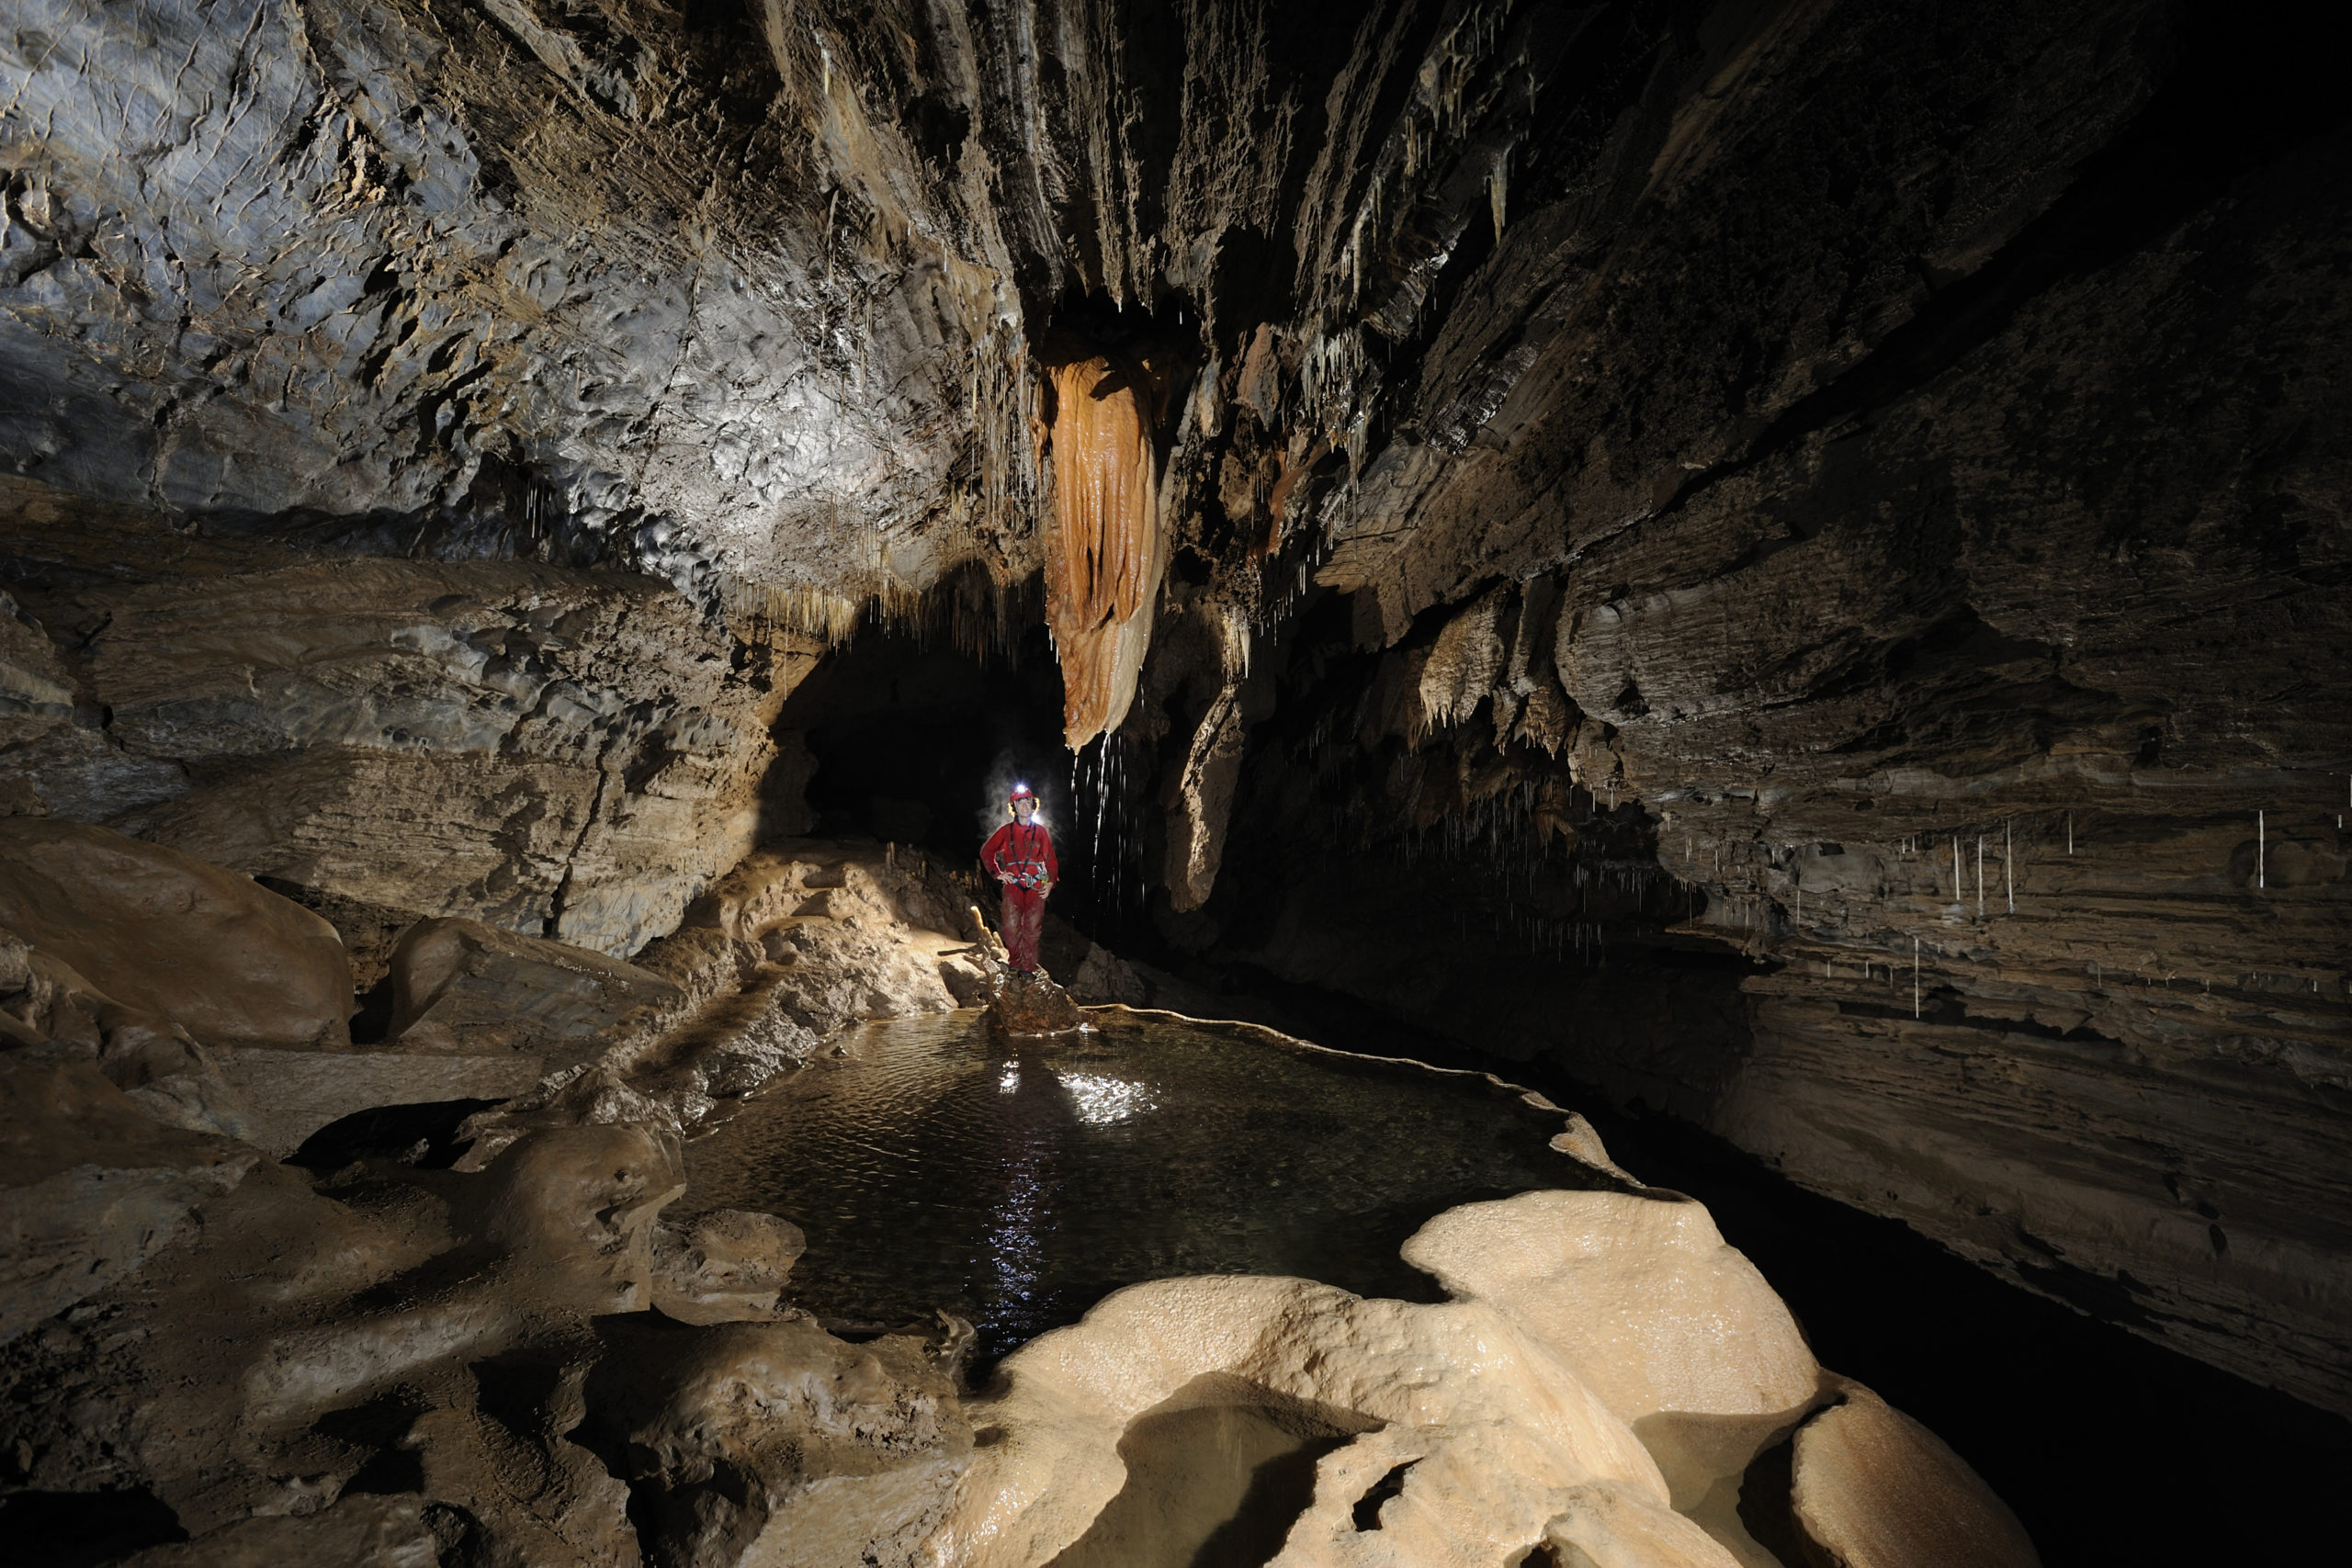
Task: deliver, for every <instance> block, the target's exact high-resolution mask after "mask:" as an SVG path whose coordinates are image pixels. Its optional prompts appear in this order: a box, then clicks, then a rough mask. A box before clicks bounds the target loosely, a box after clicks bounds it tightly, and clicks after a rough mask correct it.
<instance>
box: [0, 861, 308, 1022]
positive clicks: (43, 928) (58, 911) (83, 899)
mask: <svg viewBox="0 0 2352 1568" xmlns="http://www.w3.org/2000/svg"><path fill="white" fill-rule="evenodd" d="M0 926H6V927H8V928H10V929H11V930H13V931H16V932H17V933H18V934H19V935H20V936H22V937H23V938H24V939H25V940H27V941H28V942H30V943H31V944H32V945H34V946H35V947H37V948H39V949H40V951H42V952H44V953H50V954H52V955H54V956H55V957H57V958H59V959H60V960H62V961H63V962H64V963H66V964H71V965H73V967H74V969H75V970H76V971H77V972H79V973H80V974H81V975H83V976H86V977H87V978H88V979H89V981H90V982H91V983H92V984H93V985H95V986H96V987H98V988H99V989H101V990H104V991H105V992H106V993H107V995H109V996H111V997H113V998H115V999H117V1000H119V1001H120V1002H123V1003H125V1004H127V1005H129V1006H130V1007H134V1008H138V1009H141V1010H144V1011H147V1012H151V1013H155V1014H159V1015H161V1016H162V1017H164V1018H166V1019H169V1020H171V1021H173V1022H175V1023H177V1024H179V1025H180V1026H181V1027H182V1028H184V1029H186V1030H187V1032H189V1033H191V1034H193V1035H195V1036H196V1037H197V1038H198V1039H199V1040H203V1041H208V1042H217V1043H223V1044H247V1043H249V1044H256V1045H292V1046H317V1045H334V1044H337V1043H342V1042H343V1041H344V1040H345V1039H346V1038H347V1031H346V1021H347V1020H348V1019H349V1018H350V1016H351V969H350V966H349V964H347V963H346V962H345V958H344V953H343V943H342V942H341V941H340V940H339V939H338V938H337V937H336V935H335V933H334V927H332V926H330V925H328V924H327V923H326V922H325V921H324V920H322V919H319V918H318V917H317V916H316V915H313V914H311V912H310V911H309V910H308V909H305V908H302V907H301V906H300V905H298V904H295V903H293V902H291V901H290V900H288V899H285V898H281V897H278V896H277V894H275V893H272V892H269V891H268V890H267V889H266V888H263V887H260V886H255V884H254V881H253V879H252V878H250V877H245V876H240V875H238V874H235V873H234V872H231V871H226V870H223V869H222V868H221V867H220V866H217V865H213V864H210V863H207V862H204V861H200V860H198V859H197V858H195V857H194V856H193V855H187V854H183V853H181V852H178V851H176V850H170V849H165V848H164V847H163V846H161V845H157V844H150V843H142V842H141V841H140V840H136V839H129V838H125V837H124V836H123V835H121V834H119V833H115V832H110V831H108V830H107V829H104V828H94V827H89V826H86V825H85V824H82V823H77V822H65V821H59V820H56V819H53V818H33V817H9V818H0Z"/></svg>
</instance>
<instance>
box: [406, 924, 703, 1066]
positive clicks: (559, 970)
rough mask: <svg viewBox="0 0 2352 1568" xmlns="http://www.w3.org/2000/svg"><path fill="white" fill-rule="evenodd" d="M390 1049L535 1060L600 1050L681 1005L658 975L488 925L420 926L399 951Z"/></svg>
mask: <svg viewBox="0 0 2352 1568" xmlns="http://www.w3.org/2000/svg"><path fill="white" fill-rule="evenodd" d="M388 977H389V978H390V982H391V987H392V1020H391V1024H390V1029H389V1030H388V1031H387V1036H388V1038H389V1039H390V1040H391V1041H393V1042H394V1043H397V1044H398V1045H400V1046H401V1049H403V1050H408V1051H461V1050H462V1051H469V1052H476V1053H480V1052H486V1051H496V1050H499V1049H502V1048H503V1049H511V1050H527V1049H534V1048H545V1047H548V1046H559V1047H560V1046H561V1045H563V1044H565V1043H571V1042H582V1041H591V1040H594V1039H595V1038H596V1037H597V1036H599V1035H602V1034H604V1033H605V1032H607V1031H609V1030H611V1029H613V1028H614V1027H615V1026H616V1025H617V1024H618V1023H619V1022H620V1021H621V1020H623V1019H624V1018H626V1017H628V1015H629V1014H630V1013H631V1012H634V1011H636V1010H638V1009H639V1008H647V1007H653V1008H661V1007H668V1006H672V1005H673V1004H675V1003H676V1002H677V1001H678V1000H679V999H680V997H681V995H682V993H681V992H680V990H679V988H678V987H676V986H674V985H672V984H671V983H670V982H669V981H668V980H665V979H663V978H662V976H659V975H656V974H654V973H652V972H651V971H650V970H647V969H639V968H638V967H637V966H636V965H635V964H626V963H623V962H622V961H621V960H619V959H616V958H607V957H605V955H604V954H603V953H591V952H589V951H588V950H587V949H586V948H582V947H573V946H571V944H570V943H568V942H550V941H548V940H547V939H545V938H542V937H533V936H522V935H519V934H517V933H516V932H514V931H500V930H499V929H498V928H496V927H495V926H487V925H484V924H482V923H481V921H479V920H466V919H433V920H420V921H418V922H417V923H416V924H415V925H413V926H412V927H410V928H409V929H408V931H406V932H405V933H403V934H402V936H401V939H400V942H399V943H398V944H397V945H396V946H395V947H394V948H393V949H392V955H391V961H390V973H389V976H388Z"/></svg>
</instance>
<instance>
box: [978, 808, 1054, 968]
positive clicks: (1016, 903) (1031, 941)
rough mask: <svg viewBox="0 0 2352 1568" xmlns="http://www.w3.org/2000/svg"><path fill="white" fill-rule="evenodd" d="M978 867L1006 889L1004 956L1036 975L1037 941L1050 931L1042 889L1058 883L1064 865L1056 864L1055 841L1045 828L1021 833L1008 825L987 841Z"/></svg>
mask: <svg viewBox="0 0 2352 1568" xmlns="http://www.w3.org/2000/svg"><path fill="white" fill-rule="evenodd" d="M980 864H981V865H982V866H984V867H986V868H987V870H988V874H989V875H990V876H993V877H995V878H996V879H997V880H998V881H1000V882H1001V883H1003V884H1004V950H1005V953H1006V954H1007V955H1008V956H1010V957H1011V958H1012V966H1013V967H1014V968H1015V969H1025V970H1027V971H1029V972H1030V973H1032V974H1035V972H1036V969H1037V938H1038V935H1039V934H1040V933H1041V932H1042V931H1044V930H1045V926H1046V890H1045V887H1044V886H1043V885H1044V884H1046V883H1048V882H1059V881H1060V880H1061V876H1062V868H1061V863H1060V862H1058V861H1057V860H1056V859H1054V836H1053V835H1052V834H1051V833H1049V832H1047V831H1046V825H1045V824H1044V823H1043V822H1032V823H1031V824H1030V825H1029V826H1028V827H1025V828H1024V827H1023V826H1022V825H1021V824H1020V823H1018V822H1007V823H1006V824H1005V825H1004V826H1003V827H1001V828H999V829H997V830H996V831H995V832H993V833H991V834H989V841H988V842H987V843H986V844H985V845H983V846H982V847H981V849H980Z"/></svg>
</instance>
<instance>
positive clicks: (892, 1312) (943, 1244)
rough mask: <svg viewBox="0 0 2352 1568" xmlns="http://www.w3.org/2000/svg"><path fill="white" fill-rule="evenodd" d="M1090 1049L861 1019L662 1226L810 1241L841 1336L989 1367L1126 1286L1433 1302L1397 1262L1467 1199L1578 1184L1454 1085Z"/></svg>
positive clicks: (1180, 1039)
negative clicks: (1238, 1281)
mask: <svg viewBox="0 0 2352 1568" xmlns="http://www.w3.org/2000/svg"><path fill="white" fill-rule="evenodd" d="M1098 1021H1100V1023H1101V1025H1102V1028H1101V1030H1100V1032H1098V1033H1095V1034H1092V1035H1090V1036H1087V1037H1084V1038H1083V1039H1081V1040H1080V1041H1079V1042H1077V1043H1038V1042H1023V1043H1020V1044H1018V1045H1016V1046H1012V1047H1007V1046H1006V1045H1004V1044H1002V1043H999V1042H997V1041H996V1040H994V1039H993V1038H992V1037H991V1036H990V1035H989V1032H988V1031H987V1029H986V1027H985V1025H984V1024H983V1023H982V1022H981V1021H980V1019H979V1016H978V1014H976V1013H953V1014H946V1015H939V1016H933V1017H930V1018H921V1019H906V1020H896V1021H887V1022H882V1023H876V1024H869V1025H866V1026H865V1027H864V1028H862V1029H860V1030H858V1031H856V1032H854V1034H853V1035H852V1036H850V1037H849V1038H848V1040H847V1041H846V1042H845V1043H846V1044H847V1047H848V1050H849V1055H848V1056H846V1057H845V1058H840V1059H833V1060H820V1062H819V1063H817V1064H816V1065H813V1066H809V1067H808V1068H806V1069H804V1070H803V1071H802V1072H800V1073H799V1074H798V1075H797V1076H796V1077H792V1078H790V1079H787V1080H785V1081H784V1082H783V1083H781V1084H779V1085H777V1086H776V1087H775V1088H773V1089H770V1090H768V1091H766V1092H764V1093H763V1095H762V1096H761V1097H760V1098H759V1099H757V1100H752V1102H750V1103H749V1104H748V1105H746V1106H745V1107H744V1108H743V1109H742V1111H741V1113H740V1114H738V1115H737V1116H736V1117H735V1118H734V1119H733V1120H732V1121H731V1122H728V1123H727V1124H726V1125H725V1126H723V1127H721V1128H720V1129H719V1130H718V1131H717V1132H715V1133H713V1134H710V1135H709V1136H707V1137H706V1138H703V1139H701V1140H699V1141H697V1142H696V1143H695V1144H693V1145H689V1146H688V1148H687V1151H686V1175H687V1181H688V1187H687V1192H686V1196H685V1197H684V1199H683V1200H682V1201H680V1202H679V1203H678V1204H677V1205H676V1206H675V1207H674V1208H673V1211H672V1213H673V1215H676V1216H680V1217H683V1216H685V1215H688V1214H691V1213H698V1212H701V1211H703V1210H707V1209H758V1210H763V1211H765V1212H767V1213H776V1214H781V1215H783V1216H785V1217H786V1218H787V1219H789V1220H792V1221H793V1222H794V1223H796V1224H798V1225H800V1226H801V1228H802V1229H804V1230H805V1231H807V1232H808V1234H809V1252H808V1255H807V1256H806V1257H805V1258H802V1259H801V1261H800V1264H799V1266H798V1268H797V1269H796V1270H795V1271H794V1276H793V1290H792V1291H791V1292H790V1299H792V1300H793V1301H794V1302H796V1303H797V1304H798V1305H801V1306H803V1307H806V1308H808V1309H809V1310H810V1311H812V1312H814V1313H816V1314H818V1315H819V1316H820V1318H824V1319H827V1320H829V1321H832V1322H835V1323H838V1324H841V1325H858V1326H869V1327H882V1326H890V1327H895V1326H899V1325H906V1324H910V1323H915V1322H921V1321H927V1320H928V1319H929V1318H930V1316H931V1314H932V1310H933V1308H934V1307H944V1308H945V1309H946V1310H948V1311H949V1312H952V1313H955V1314H957V1315H958V1316H961V1317H965V1318H968V1319H970V1320H971V1322H972V1323H973V1325H974V1326H975V1327H977V1328H978V1330H979V1335H980V1346H979V1350H980V1354H981V1357H982V1359H984V1360H989V1359H994V1358H996V1357H998V1356H1001V1355H1002V1354H1003V1353H1004V1352H1005V1351H1007V1350H1009V1349H1011V1348H1012V1347H1014V1346H1015V1345H1018V1344H1020V1343H1021V1342H1022V1341H1023V1340H1025V1339H1029V1338H1031V1337H1035V1335H1038V1334H1040V1333H1043V1332H1044V1331H1045V1330H1046V1329H1048V1328H1052V1327H1055V1326H1057V1325H1061V1324H1064V1323H1070V1322H1074V1321H1076V1320H1077V1318H1078V1317H1079V1316H1080V1314H1083V1313H1084V1312H1085V1310H1086V1309H1087V1308H1088V1307H1089V1306H1091V1305H1092V1304H1093V1303H1095V1302H1097V1301H1099V1300H1100V1299H1102V1298H1103V1296H1104V1295H1107V1294H1108V1293H1110V1292H1112V1291H1114V1290H1116V1289H1118V1288H1119V1287H1120V1286H1122V1285H1128V1284H1133V1283H1135V1282H1136V1281H1138V1280H1156V1279H1164V1278H1167V1277H1169V1276H1170V1275H1177V1274H1218V1273H1250V1274H1295V1275H1303V1276H1306V1277H1307V1278H1310V1279H1317V1280H1328V1281H1329V1282H1330V1283H1332V1284H1336V1285H1340V1286H1343V1287H1345V1288H1346V1289H1348V1290H1351V1291H1355V1292H1360V1293H1363V1294H1366V1295H1385V1296H1398V1297H1403V1298H1405V1299H1408V1300H1419V1301H1428V1300H1434V1299H1436V1295H1435V1292H1434V1290H1433V1288H1432V1286H1431V1284H1430V1281H1429V1280H1427V1279H1426V1278H1425V1277H1423V1276H1422V1275H1420V1274H1419V1273H1418V1272H1416V1271H1415V1270H1413V1269H1408V1268H1407V1267H1406V1266H1405V1264H1404V1262H1403V1261H1402V1260H1401V1259H1399V1258H1397V1245H1398V1244H1399V1243H1400V1242H1402V1241H1403V1240H1404V1239H1405V1237H1406V1236H1408V1235H1410V1234H1411V1233H1412V1232H1413V1230H1414V1229H1415V1228H1416V1227H1417V1226H1419V1224H1421V1222H1422V1221H1424V1220H1426V1219H1428V1218H1429V1217H1430V1215H1432V1214H1434V1213H1437V1212H1438V1211H1440V1210H1442V1209H1446V1208H1450V1207H1452V1206H1453V1205H1454V1204H1456V1203H1464V1202H1471V1201H1477V1200H1480V1199H1486V1198H1495V1197H1502V1196H1506V1195H1508V1194H1510V1193H1512V1192H1520V1191H1525V1190H1529V1189H1531V1188H1539V1187H1574V1186H1582V1185H1586V1184H1587V1177H1586V1173H1585V1170H1584V1168H1583V1167H1581V1166H1579V1165H1577V1163H1576V1162H1575V1161H1573V1160H1570V1159H1569V1158H1567V1157H1566V1156H1563V1155H1559V1154H1556V1153H1555V1152H1554V1151H1553V1150H1552V1149H1551V1148H1550V1147H1549V1146H1548V1140H1549V1139H1550V1137H1551V1136H1552V1134H1555V1133H1556V1132H1558V1131H1559V1130H1560V1127H1561V1121H1562V1119H1561V1117H1560V1116H1559V1114H1558V1113H1556V1112H1544V1111H1536V1110H1534V1109H1532V1108H1531V1107H1529V1106H1527V1105H1525V1104H1523V1103H1522V1102H1521V1100H1520V1099H1519V1097H1518V1096H1517V1094H1516V1093H1515V1092H1510V1091H1506V1090H1503V1089H1498V1088H1496V1087H1495V1086H1493V1085H1491V1084H1489V1083H1487V1081H1486V1080H1484V1079H1482V1078H1477V1077H1467V1076H1463V1075H1440V1074H1434V1073H1430V1072H1428V1071H1426V1070H1424V1069H1421V1068H1418V1067H1412V1066H1401V1065H1397V1064H1391V1063H1384V1062H1378V1061H1374V1060H1370V1059H1367V1058H1361V1057H1352V1056H1342V1055H1335V1054H1332V1053H1329V1052H1314V1051H1306V1050H1302V1049H1297V1048H1294V1047H1290V1046H1286V1045H1283V1044H1279V1043H1272V1042H1271V1041H1269V1040H1268V1039H1267V1038H1265V1037H1263V1036H1261V1035H1259V1034H1256V1033H1255V1032H1249V1031H1243V1030H1237V1029H1232V1028H1227V1027H1223V1026H1217V1025H1197V1024H1190V1023H1180V1022H1170V1021H1165V1020H1163V1019H1159V1018H1151V1017H1137V1016H1130V1015H1124V1014H1121V1013H1119V1012H1116V1011H1110V1012H1106V1013H1103V1014H1101V1015H1098Z"/></svg>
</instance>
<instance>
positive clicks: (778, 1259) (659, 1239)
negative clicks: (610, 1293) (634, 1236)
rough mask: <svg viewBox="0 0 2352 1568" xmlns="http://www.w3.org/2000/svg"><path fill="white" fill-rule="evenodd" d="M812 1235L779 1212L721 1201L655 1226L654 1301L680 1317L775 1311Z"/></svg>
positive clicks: (736, 1317)
mask: <svg viewBox="0 0 2352 1568" xmlns="http://www.w3.org/2000/svg"><path fill="white" fill-rule="evenodd" d="M808 1250H809V1238H808V1237H807V1236H805V1235H802V1234H801V1233H800V1227H799V1226H798V1225H796V1224H793V1223H792V1222H791V1221H789V1220H784V1219H778V1218H777V1217H776V1216H775V1215H774V1214H760V1213H752V1212H750V1211H748V1210H744V1209H718V1210H715V1211H713V1212H712V1213H707V1214H702V1215H699V1216H697V1217H696V1218H695V1219H694V1220H692V1221H690V1222H688V1223H687V1224H684V1225H683V1226H680V1225H672V1224H659V1225H656V1226H655V1227H654V1231H653V1304H654V1306H655V1307H656V1308H657V1309H658V1310H659V1311H661V1312H662V1314H665V1315H667V1316H670V1317H673V1318H675V1319H677V1320H678V1321H679V1322H680V1323H737V1322H757V1321H760V1320H762V1319H764V1318H770V1317H773V1316H775V1313H776V1310H777V1308H776V1303H777V1298H778V1297H779V1296H780V1295H781V1294H782V1293H783V1291H784V1282H785V1279H786V1276H788V1275H789V1274H790V1273H791V1272H792V1266H793V1264H794V1263H796V1262H797V1261H798V1260H799V1258H800V1255H801V1254H802V1253H804V1252H806V1251H808Z"/></svg>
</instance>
